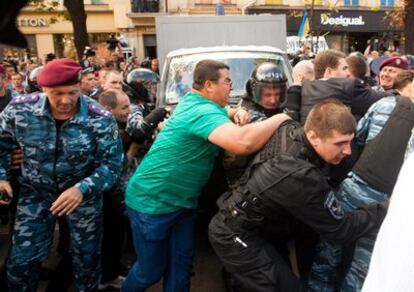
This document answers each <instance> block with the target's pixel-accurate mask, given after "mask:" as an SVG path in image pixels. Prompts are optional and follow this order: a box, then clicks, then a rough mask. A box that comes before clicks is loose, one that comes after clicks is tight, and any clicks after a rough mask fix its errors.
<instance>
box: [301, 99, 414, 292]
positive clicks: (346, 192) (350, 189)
mask: <svg viewBox="0 0 414 292" xmlns="http://www.w3.org/2000/svg"><path fill="white" fill-rule="evenodd" d="M395 105H396V99H395V96H390V97H386V98H383V99H381V100H380V101H378V102H377V103H375V104H374V105H372V106H371V108H370V109H369V110H368V112H367V114H366V115H365V116H364V117H363V118H362V119H361V120H360V121H359V123H358V127H357V135H356V137H355V139H356V142H357V144H359V145H366V144H368V143H369V142H370V141H372V140H373V139H374V138H375V137H376V136H377V135H378V134H379V132H380V131H381V130H382V128H383V127H384V125H385V123H386V122H387V120H388V118H389V117H390V115H391V113H392V111H393V110H394V108H395ZM413 141H414V135H413V133H412V134H411V138H410V141H409V143H408V145H407V150H406V154H405V157H407V155H408V154H409V153H411V152H412V150H413ZM387 196H388V194H386V193H383V192H380V191H378V190H376V189H374V188H372V187H371V186H370V185H369V184H368V183H367V182H365V181H364V180H363V179H362V178H361V177H359V176H358V175H356V174H355V173H353V172H350V173H349V174H348V177H347V178H346V179H345V180H344V181H343V182H342V183H341V185H340V186H339V188H338V190H337V191H336V197H337V199H338V200H339V201H340V203H341V205H342V206H343V208H344V210H345V211H351V210H355V209H357V208H359V207H361V206H364V205H367V204H370V203H373V202H382V201H384V200H385V199H386V198H387ZM376 236H377V234H376V233H375V234H371V235H370V236H367V237H363V238H360V239H358V241H357V242H356V246H355V251H354V254H353V258H352V264H351V266H350V269H349V270H348V272H347V273H346V276H345V279H344V282H343V283H342V287H341V291H349V292H351V291H352V292H355V291H361V289H362V285H363V283H364V280H365V277H366V275H367V272H368V266H369V262H370V259H371V253H372V249H373V246H374V243H375V238H376ZM342 252H343V250H342V248H341V246H338V245H333V244H331V243H329V242H327V241H322V242H321V243H320V245H319V247H318V253H317V256H316V257H315V260H314V264H313V266H312V272H311V275H310V277H309V282H308V286H309V291H318V292H324V291H326V292H328V291H329V292H332V291H334V290H335V285H336V284H337V283H336V280H337V278H336V269H337V267H338V266H339V264H340V262H341V260H342V259H341V257H342ZM344 257H345V256H344Z"/></svg>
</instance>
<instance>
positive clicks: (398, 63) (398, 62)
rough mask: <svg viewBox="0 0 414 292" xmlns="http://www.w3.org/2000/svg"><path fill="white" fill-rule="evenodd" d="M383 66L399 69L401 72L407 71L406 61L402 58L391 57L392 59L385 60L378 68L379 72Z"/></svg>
mask: <svg viewBox="0 0 414 292" xmlns="http://www.w3.org/2000/svg"><path fill="white" fill-rule="evenodd" d="M385 66H391V67H397V68H400V69H403V70H408V62H407V59H405V58H403V57H392V58H388V59H385V60H384V61H382V63H381V65H380V68H379V69H380V71H381V70H382V68H384V67H385Z"/></svg>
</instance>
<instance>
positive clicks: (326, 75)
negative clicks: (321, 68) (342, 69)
mask: <svg viewBox="0 0 414 292" xmlns="http://www.w3.org/2000/svg"><path fill="white" fill-rule="evenodd" d="M331 75H332V68H331V67H327V68H326V69H325V73H324V74H323V77H324V78H330V77H331Z"/></svg>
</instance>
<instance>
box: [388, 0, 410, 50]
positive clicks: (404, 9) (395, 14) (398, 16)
mask: <svg viewBox="0 0 414 292" xmlns="http://www.w3.org/2000/svg"><path fill="white" fill-rule="evenodd" d="M388 16H389V18H390V21H391V24H392V25H393V26H395V27H398V28H401V29H403V31H404V36H405V53H406V54H411V55H413V54H414V25H413V23H414V0H402V1H401V6H400V7H398V8H396V9H395V10H393V11H392V12H390V13H389V14H388Z"/></svg>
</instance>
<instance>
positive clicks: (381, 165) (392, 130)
mask: <svg viewBox="0 0 414 292" xmlns="http://www.w3.org/2000/svg"><path fill="white" fill-rule="evenodd" d="M396 99H397V104H396V106H395V108H394V110H393V111H392V113H391V115H390V117H389V119H388V120H387V122H386V123H385V125H384V127H383V128H382V130H381V132H380V133H379V134H378V135H377V136H376V137H375V138H374V139H373V140H372V141H371V142H370V143H369V144H368V145H366V146H365V148H364V150H363V152H362V154H361V156H360V157H359V159H358V161H357V163H356V164H355V165H354V168H353V170H352V171H353V172H354V173H355V174H357V175H358V176H360V177H361V178H362V179H363V180H365V181H366V182H367V183H368V184H370V185H371V186H372V187H373V188H375V189H377V190H378V191H381V192H384V193H387V194H388V195H389V196H390V195H391V194H392V190H393V189H394V186H395V183H396V181H397V177H398V173H399V172H400V169H401V166H402V164H403V162H404V155H405V150H406V148H407V144H408V141H409V139H410V137H411V133H412V129H413V126H414V104H413V102H412V101H411V100H410V99H409V98H407V97H402V96H399V97H396Z"/></svg>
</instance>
